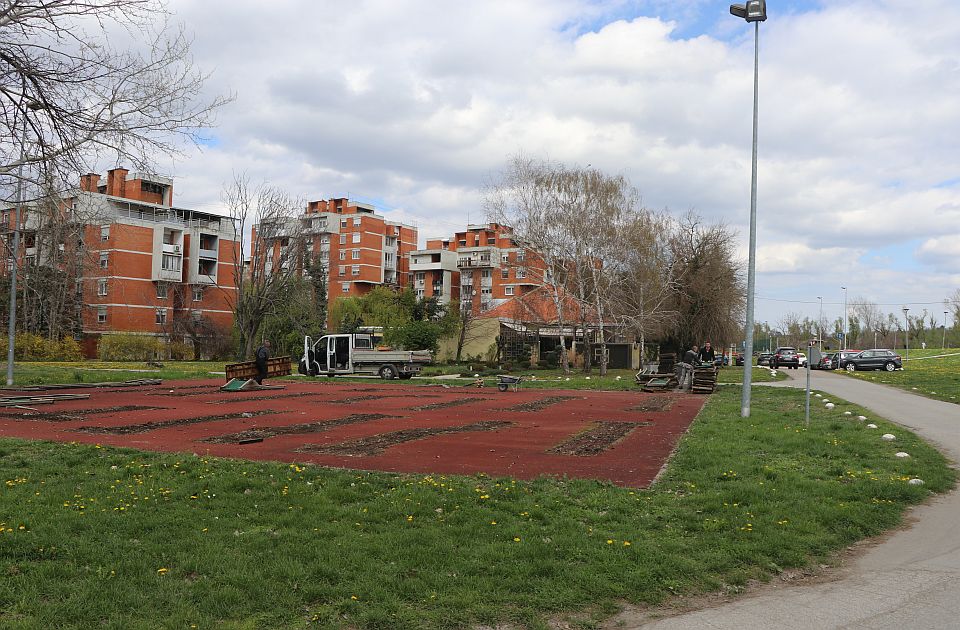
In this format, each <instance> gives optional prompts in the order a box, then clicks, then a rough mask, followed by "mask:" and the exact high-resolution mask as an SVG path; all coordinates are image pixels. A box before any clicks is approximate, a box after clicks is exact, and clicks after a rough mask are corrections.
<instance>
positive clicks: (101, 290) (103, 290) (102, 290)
mask: <svg viewBox="0 0 960 630" xmlns="http://www.w3.org/2000/svg"><path fill="white" fill-rule="evenodd" d="M106 294H107V281H106V280H97V295H106Z"/></svg>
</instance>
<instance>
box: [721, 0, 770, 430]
mask: <svg viewBox="0 0 960 630" xmlns="http://www.w3.org/2000/svg"><path fill="white" fill-rule="evenodd" d="M730 13H731V15H734V16H736V17H739V18H743V19H744V20H746V21H747V22H748V23H750V22H753V156H752V160H751V164H750V255H749V259H748V262H747V321H746V324H745V325H744V328H745V330H744V333H745V334H744V336H745V338H746V339H745V346H746V347H745V348H744V361H743V393H742V395H741V398H740V416H741V417H742V418H749V417H750V386H751V385H752V381H753V303H754V292H755V290H756V283H757V117H758V114H759V101H760V98H759V93H760V22H763V21H765V20H766V19H767V3H766V0H749V1H748V2H747V3H746V4H745V5H743V4H731V5H730Z"/></svg>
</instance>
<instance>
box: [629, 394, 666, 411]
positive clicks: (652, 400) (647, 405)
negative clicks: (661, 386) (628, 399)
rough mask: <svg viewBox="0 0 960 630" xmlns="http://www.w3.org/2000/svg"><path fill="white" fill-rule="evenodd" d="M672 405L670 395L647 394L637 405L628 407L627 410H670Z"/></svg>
mask: <svg viewBox="0 0 960 630" xmlns="http://www.w3.org/2000/svg"><path fill="white" fill-rule="evenodd" d="M672 407H673V397H672V396H649V397H646V398H644V399H643V400H642V401H641V402H640V404H639V405H635V406H633V407H630V409H628V411H670V409H671V408H672Z"/></svg>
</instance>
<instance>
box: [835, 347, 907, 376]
mask: <svg viewBox="0 0 960 630" xmlns="http://www.w3.org/2000/svg"><path fill="white" fill-rule="evenodd" d="M844 367H845V368H846V370H847V371H848V372H856V371H858V370H886V371H887V372H893V371H894V370H898V369H903V362H902V361H901V359H900V355H899V354H896V353H895V352H894V351H893V350H881V349H875V350H864V351H863V352H861V353H859V354H857V355H855V356H852V357H850V358H849V359H847V364H846V366H844Z"/></svg>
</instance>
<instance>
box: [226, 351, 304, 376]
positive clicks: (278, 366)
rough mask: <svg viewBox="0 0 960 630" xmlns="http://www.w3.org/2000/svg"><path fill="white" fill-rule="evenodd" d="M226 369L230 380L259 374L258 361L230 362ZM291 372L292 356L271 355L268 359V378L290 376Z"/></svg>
mask: <svg viewBox="0 0 960 630" xmlns="http://www.w3.org/2000/svg"><path fill="white" fill-rule="evenodd" d="M224 369H226V371H227V380H228V381H230V380H233V379H235V378H240V379H243V380H249V379H251V378H253V377H255V376H256V375H257V362H256V361H243V362H241V363H228V364H227V365H226V366H225V368H224ZM290 373H291V367H290V357H271V358H269V359H267V378H276V377H278V376H289V375H290Z"/></svg>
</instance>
